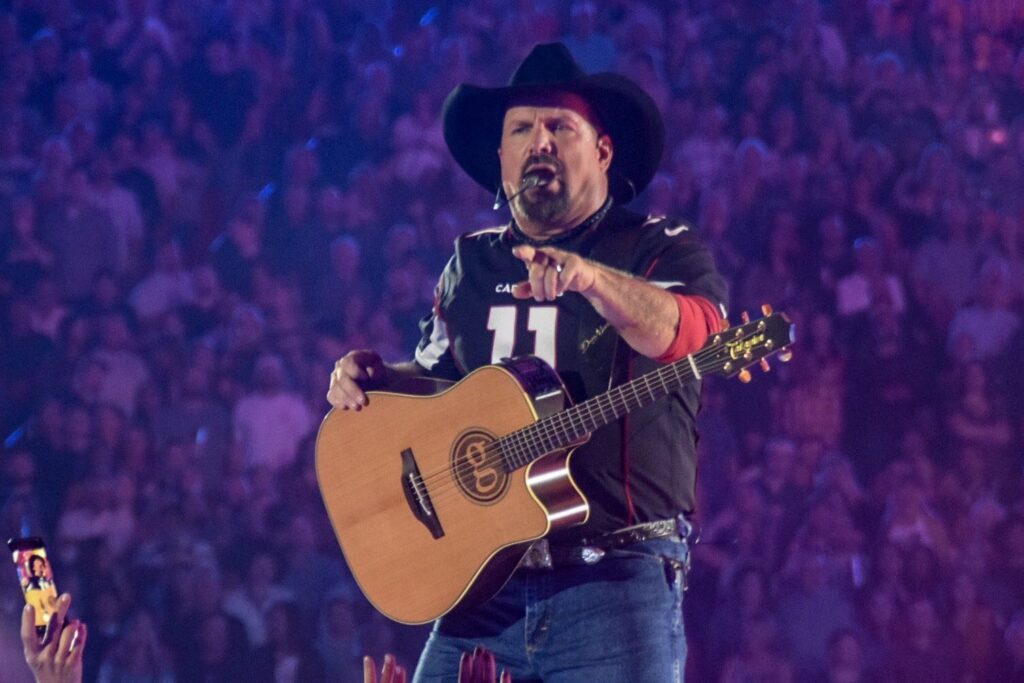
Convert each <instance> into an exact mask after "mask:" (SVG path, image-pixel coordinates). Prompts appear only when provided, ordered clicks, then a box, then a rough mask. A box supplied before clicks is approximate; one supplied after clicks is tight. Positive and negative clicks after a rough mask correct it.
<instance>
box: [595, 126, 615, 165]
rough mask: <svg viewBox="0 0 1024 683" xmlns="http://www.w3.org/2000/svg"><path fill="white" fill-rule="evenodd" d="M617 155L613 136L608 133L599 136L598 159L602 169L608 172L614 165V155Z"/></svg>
mask: <svg viewBox="0 0 1024 683" xmlns="http://www.w3.org/2000/svg"><path fill="white" fill-rule="evenodd" d="M614 156H615V145H613V144H612V138H611V136H610V135H608V134H607V133H605V134H602V135H600V136H598V138H597V159H598V161H599V162H600V164H601V169H602V170H603V171H604V172H605V173H607V172H608V168H609V167H610V166H611V165H612V157H614Z"/></svg>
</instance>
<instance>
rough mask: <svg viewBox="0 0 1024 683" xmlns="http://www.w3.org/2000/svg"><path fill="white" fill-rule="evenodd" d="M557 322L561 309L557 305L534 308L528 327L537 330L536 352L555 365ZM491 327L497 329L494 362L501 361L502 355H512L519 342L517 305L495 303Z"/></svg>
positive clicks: (535, 332)
mask: <svg viewBox="0 0 1024 683" xmlns="http://www.w3.org/2000/svg"><path fill="white" fill-rule="evenodd" d="M557 324H558V309H557V308H555V307H554V306H534V307H531V308H530V317H529V318H527V320H526V329H528V330H529V331H530V332H533V355H535V356H538V357H540V358H541V359H543V360H544V361H545V362H546V363H547V364H548V365H550V366H551V367H555V338H556V333H555V329H556V325H557ZM487 329H488V330H490V331H491V332H494V344H493V346H491V362H492V363H497V362H498V361H500V360H501V359H502V358H508V357H510V356H511V355H512V349H513V348H515V345H516V307H515V306H491V313H490V315H489V316H488V317H487Z"/></svg>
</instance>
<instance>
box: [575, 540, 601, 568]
mask: <svg viewBox="0 0 1024 683" xmlns="http://www.w3.org/2000/svg"><path fill="white" fill-rule="evenodd" d="M603 557H604V550H602V549H601V548H595V547H594V546H592V545H585V546H583V547H582V548H580V559H581V560H583V564H597V563H598V562H600V561H601V558H603Z"/></svg>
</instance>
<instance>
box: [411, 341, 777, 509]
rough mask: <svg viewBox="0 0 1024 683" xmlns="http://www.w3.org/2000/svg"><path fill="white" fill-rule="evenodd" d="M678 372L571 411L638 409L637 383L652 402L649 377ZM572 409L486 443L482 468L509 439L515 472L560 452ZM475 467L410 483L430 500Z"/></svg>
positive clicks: (499, 457) (497, 460)
mask: <svg viewBox="0 0 1024 683" xmlns="http://www.w3.org/2000/svg"><path fill="white" fill-rule="evenodd" d="M758 332H760V330H757V329H756V327H754V329H753V331H752V332H751V333H749V334H746V335H741V336H739V337H733V338H732V339H730V340H729V341H737V340H740V341H742V340H746V339H749V338H750V337H752V336H754V335H755V334H757V333H758ZM782 348H785V346H782V347H780V348H779V349H777V350H781V349H782ZM777 350H776V351H777ZM716 351H717V347H712V348H709V349H706V350H704V351H701V352H698V353H697V354H696V355H695V356H694V360H695V362H696V363H697V364H698V365H700V364H701V363H702V362H703V361H705V360H707V359H708V358H709V357H711V356H714V355H715V353H716ZM680 368H682V369H683V370H684V371H685V370H687V368H686V366H685V364H682V362H681V360H680V361H677V362H676V363H672V364H670V365H667V366H663V367H662V368H659V369H658V370H656V371H654V372H651V373H648V374H647V375H642V376H641V377H638V378H636V379H635V380H633V381H631V382H629V383H627V384H623V385H620V386H619V387H616V389H618V390H619V391H617V392H615V394H616V395H615V396H612V395H611V394H610V393H609V392H606V393H605V394H603V395H602V396H600V397H598V398H597V400H596V402H591V401H585V402H583V403H579V404H577V405H576V406H573V408H578V407H580V406H584V405H586V406H587V410H588V412H591V408H592V407H598V408H600V412H601V416H602V417H603V416H604V412H605V410H606V409H608V408H610V409H611V410H612V411H613V415H614V411H615V410H616V409H618V408H626V409H627V412H628V410H630V409H632V408H633V407H639V406H642V405H643V404H644V403H643V400H642V399H641V398H640V394H639V390H640V387H639V380H641V379H643V380H644V384H646V385H648V386H647V391H648V392H649V393H651V394H652V400H654V399H657V398H659V397H658V396H654V394H653V390H652V389H651V387H650V386H649V385H650V382H649V376H652V375H660V374H661V373H664V372H665V371H666V370H669V369H671V371H672V373H673V374H674V375H676V378H675V379H676V380H678V379H679V374H680V371H679V369H680ZM713 368H714V364H713V363H712V364H711V365H708V366H706V367H702V368H701V371H700V372H701V374H704V372H707V371H708V370H709V369H713ZM666 374H667V373H666ZM689 374H691V375H692V372H690V373H689ZM689 379H690V378H689V377H687V378H686V379H684V380H683V382H684V383H685V382H686V381H689ZM662 383H663V384H664V379H663V380H662ZM626 387H629V388H630V389H631V393H632V397H630V396H629V395H627V394H626V393H625V392H624V391H622V390H623V389H625V388H626ZM666 395H667V394H666ZM631 402H635V403H636V406H631V405H630V404H631ZM602 404H603V405H602ZM573 408H568V409H566V410H564V411H562V412H561V413H559V414H557V415H554V416H552V417H550V418H546V419H544V420H541V421H538V422H535V423H532V424H530V425H527V426H525V427H522V428H520V429H518V430H516V431H515V432H512V433H511V434H508V435H506V436H504V437H500V438H498V439H494V440H492V441H490V442H489V443H488V444H487V446H486V447H485V448H484V449H483V453H484V457H485V458H487V457H488V456H493V457H492V462H485V463H483V464H484V465H491V464H493V465H496V466H497V467H499V468H500V467H501V465H502V464H504V463H505V462H508V461H507V460H505V458H504V454H503V453H502V451H503V450H505V449H504V448H503V446H502V443H501V442H502V441H506V442H508V439H509V438H510V437H514V439H513V442H512V443H515V444H516V445H515V446H514V448H513V449H512V455H513V456H515V461H514V463H511V464H515V465H516V467H515V468H514V470H515V469H519V468H521V467H523V466H525V465H527V464H529V463H530V462H532V461H533V460H536V459H538V458H540V457H543V455H547V454H548V453H549V452H555V451H557V450H561V449H563V448H564V447H555V448H551V446H552V445H553V444H554V441H552V437H554V438H558V437H559V436H560V435H561V433H563V432H562V431H560V430H564V429H565V427H566V423H568V424H569V425H573V421H572V417H570V416H569V413H570V412H572V410H573ZM577 412H578V411H577ZM616 417H618V416H614V417H613V418H611V419H609V420H608V422H611V420H612V419H615V418H616ZM590 419H593V416H592V414H591V416H590ZM581 426H582V425H581ZM538 430H539V431H538ZM531 431H532V432H535V433H534V434H532V435H530V436H527V433H528V432H531ZM593 431H594V430H589V431H588V432H587V433H592V432H593ZM545 440H547V441H548V442H549V443H548V445H546V444H545V443H544V441H545ZM538 447H539V448H540V449H541V450H543V451H544V453H543V455H542V456H533V455H532V454H531V451H535V450H537V448H538ZM520 456H525V460H524V461H523V462H519V457H520ZM479 467H480V466H479V465H473V464H472V463H467V462H465V461H462V463H460V465H458V466H456V468H452V467H446V468H443V469H440V470H437V471H435V472H432V473H429V474H426V475H422V474H421V475H419V476H418V477H416V478H415V479H414V480H413V483H414V484H415V485H418V486H420V487H423V488H424V490H426V491H427V493H428V494H429V495H430V498H431V499H434V497H435V495H434V494H435V492H436V493H438V494H441V493H444V492H446V491H447V489H448V488H454V489H455V490H456V491H457V490H458V484H457V482H456V478H457V477H459V476H461V475H463V474H466V473H468V472H472V471H473V470H476V469H479ZM514 470H513V471H514ZM509 474H510V473H509ZM438 479H440V480H441V481H440V482H439V483H437V484H436V485H435V482H437V481H438Z"/></svg>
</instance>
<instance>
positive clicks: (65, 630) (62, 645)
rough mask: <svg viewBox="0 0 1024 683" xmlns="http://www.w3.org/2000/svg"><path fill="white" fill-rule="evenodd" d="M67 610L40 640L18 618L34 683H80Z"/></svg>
mask: <svg viewBox="0 0 1024 683" xmlns="http://www.w3.org/2000/svg"><path fill="white" fill-rule="evenodd" d="M70 606H71V596H70V595H68V594H67V593H64V594H63V595H61V596H60V598H59V599H58V600H57V612H56V614H54V615H53V616H52V617H51V618H50V623H49V624H47V626H46V631H45V632H44V633H43V637H42V638H40V637H39V636H38V635H37V634H36V626H35V624H36V614H35V609H34V608H33V607H32V605H25V609H24V611H23V612H22V614H21V642H22V644H23V645H24V646H25V661H26V662H27V663H28V666H29V668H30V669H32V675H34V676H35V678H36V681H37V683H81V680H82V653H83V652H84V651H85V641H86V638H87V637H88V633H89V629H88V628H87V627H86V625H85V624H83V623H82V622H81V621H79V620H77V619H75V620H73V621H70V622H69V621H67V614H68V608H69V607H70ZM396 680H397V679H396ZM402 680H403V681H404V680H405V679H404V678H403V679H402Z"/></svg>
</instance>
